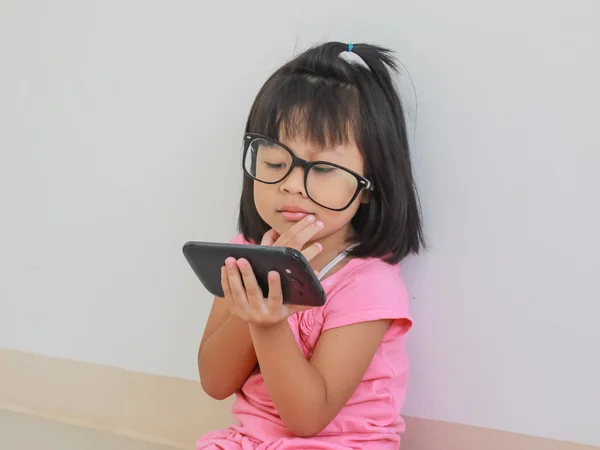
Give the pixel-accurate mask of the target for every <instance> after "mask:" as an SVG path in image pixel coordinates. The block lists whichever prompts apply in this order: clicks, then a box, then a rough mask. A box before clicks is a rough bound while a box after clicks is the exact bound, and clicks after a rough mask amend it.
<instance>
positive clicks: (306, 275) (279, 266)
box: [183, 241, 326, 306]
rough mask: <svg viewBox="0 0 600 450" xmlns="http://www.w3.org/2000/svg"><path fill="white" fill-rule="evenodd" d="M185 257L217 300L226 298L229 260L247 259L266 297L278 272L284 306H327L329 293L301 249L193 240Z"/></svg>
mask: <svg viewBox="0 0 600 450" xmlns="http://www.w3.org/2000/svg"><path fill="white" fill-rule="evenodd" d="M183 255H184V256H185V258H186V259H187V261H188V263H189V265H190V266H191V267H192V270H193V271H194V273H195V274H196V276H197V277H198V278H199V279H200V281H201V282H202V284H203V285H204V287H205V288H206V290H207V291H208V292H210V293H211V294H212V295H214V296H215V297H223V296H224V293H223V288H222V287H221V267H222V266H223V265H225V260H226V259H227V258H229V257H233V258H236V259H240V258H244V259H246V260H247V261H248V262H249V263H250V265H251V266H252V269H253V270H254V275H255V277H256V280H257V282H258V285H259V286H260V288H261V290H262V292H263V295H264V296H265V298H266V297H267V295H268V293H269V282H268V274H269V272H270V271H273V270H275V271H277V272H278V273H279V277H280V279H281V290H282V293H283V303H284V304H292V305H303V306H323V305H324V304H325V299H326V295H325V290H324V289H323V286H321V283H320V282H319V279H318V278H317V276H316V275H315V272H314V270H313V269H312V267H310V264H309V263H308V261H307V260H306V258H305V257H304V255H302V253H300V252H299V251H298V250H295V249H293V248H288V247H267V246H263V245H248V244H222V243H215V242H195V241H190V242H187V243H186V244H184V246H183Z"/></svg>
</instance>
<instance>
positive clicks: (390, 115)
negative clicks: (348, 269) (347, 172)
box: [238, 42, 424, 263]
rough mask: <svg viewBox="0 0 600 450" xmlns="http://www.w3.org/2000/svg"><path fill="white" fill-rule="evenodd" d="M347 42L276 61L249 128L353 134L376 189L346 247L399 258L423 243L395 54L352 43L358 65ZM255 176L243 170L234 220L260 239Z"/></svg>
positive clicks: (314, 136)
mask: <svg viewBox="0 0 600 450" xmlns="http://www.w3.org/2000/svg"><path fill="white" fill-rule="evenodd" d="M348 49H349V47H348V44H344V43H341V42H327V43H324V44H321V45H318V46H315V47H312V48H309V49H308V50H306V51H304V52H303V53H301V54H300V55H298V56H297V57H296V58H294V59H292V60H291V61H289V62H288V63H287V64H285V65H284V66H283V67H281V68H280V69H278V70H277V71H276V72H275V73H274V74H273V75H271V77H269V79H268V80H267V81H266V82H265V84H264V85H263V87H262V88H261V90H260V91H259V93H258V95H257V96H256V98H255V100H254V103H253V105H252V108H251V110H250V114H249V117H248V121H247V124H246V132H252V133H259V134H262V135H265V136H269V137H271V138H273V139H277V140H279V139H280V137H281V136H283V137H286V136H287V137H294V136H296V135H297V134H298V133H303V136H304V137H305V138H306V139H307V140H308V141H310V142H313V143H315V144H316V145H320V146H326V145H335V144H341V143H345V142H346V141H347V140H348V138H349V137H350V136H352V137H354V140H355V142H356V144H357V146H358V148H359V149H360V151H361V153H362V155H363V159H364V162H365V173H364V175H365V177H366V178H367V179H368V180H370V181H371V182H372V183H373V185H374V187H375V190H374V191H373V192H371V193H370V196H369V202H368V203H365V204H361V205H360V207H359V209H358V211H357V212H356V214H355V216H354V217H353V219H352V227H353V229H354V231H355V232H356V237H357V242H358V245H357V246H356V247H355V248H354V249H353V250H352V251H351V255H352V256H354V257H358V258H365V257H377V258H382V259H383V260H385V261H386V262H388V263H397V262H399V261H400V260H402V259H404V258H405V257H406V256H408V255H409V254H411V253H418V251H419V250H420V248H421V247H422V246H423V243H424V238H423V231H422V226H421V214H420V207H419V200H418V196H417V191H416V187H415V182H414V178H413V174H412V167H411V161H410V152H409V145H408V138H407V133H406V123H405V119H404V108H403V106H402V102H401V100H400V96H399V94H398V92H397V90H396V88H395V85H394V82H393V80H392V75H393V74H395V73H397V72H398V69H397V62H396V60H395V58H394V57H393V56H392V52H391V51H390V50H388V49H385V48H382V47H378V46H375V45H369V44H354V45H353V48H352V52H353V53H355V54H356V55H357V56H358V57H360V59H361V60H362V62H364V65H363V64H362V63H361V62H360V61H357V62H354V61H350V60H349V58H343V57H341V55H342V54H343V53H344V52H346V51H347V50H348ZM253 183H254V181H253V180H252V179H251V178H250V177H247V176H246V177H244V181H243V187H242V196H241V201H240V212H239V219H238V228H239V231H240V232H241V233H242V234H243V235H244V237H245V238H246V239H247V240H249V241H251V242H256V243H260V241H261V239H262V236H263V235H264V234H265V233H266V232H267V231H268V230H269V228H270V227H269V225H267V223H266V222H265V221H264V220H262V218H261V217H260V215H259V214H258V211H257V210H256V205H255V203H254V190H253Z"/></svg>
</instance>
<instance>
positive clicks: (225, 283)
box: [221, 266, 231, 298]
mask: <svg viewBox="0 0 600 450" xmlns="http://www.w3.org/2000/svg"><path fill="white" fill-rule="evenodd" d="M221 287H222V288H223V298H231V289H230V288H229V277H228V276H227V267H225V266H222V267H221Z"/></svg>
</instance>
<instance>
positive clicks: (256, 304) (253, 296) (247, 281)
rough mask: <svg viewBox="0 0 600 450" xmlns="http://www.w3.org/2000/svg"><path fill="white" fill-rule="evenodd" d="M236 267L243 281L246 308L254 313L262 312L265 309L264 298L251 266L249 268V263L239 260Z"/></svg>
mask: <svg viewBox="0 0 600 450" xmlns="http://www.w3.org/2000/svg"><path fill="white" fill-rule="evenodd" d="M237 266H238V268H239V269H240V272H241V274H242V279H243V280H244V286H245V287H246V298H247V299H248V306H250V308H251V309H253V310H254V311H256V312H263V310H264V309H265V297H264V295H263V292H262V290H261V289H260V286H259V285H258V282H257V281H256V276H255V275H254V270H252V266H250V263H249V262H248V261H247V260H245V259H239V260H238V261H237Z"/></svg>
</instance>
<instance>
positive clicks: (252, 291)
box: [221, 258, 309, 327]
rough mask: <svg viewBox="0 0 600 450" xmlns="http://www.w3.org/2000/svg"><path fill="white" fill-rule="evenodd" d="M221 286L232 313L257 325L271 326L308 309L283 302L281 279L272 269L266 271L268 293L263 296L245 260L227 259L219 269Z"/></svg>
mask: <svg viewBox="0 0 600 450" xmlns="http://www.w3.org/2000/svg"><path fill="white" fill-rule="evenodd" d="M221 285H222V286H223V292H224V293H225V299H226V301H227V302H228V305H227V306H228V307H229V310H230V311H231V313H232V314H235V315H236V316H238V317H240V318H241V319H244V320H245V321H247V322H249V323H251V324H254V325H257V326H261V327H270V326H272V325H276V324H278V323H279V322H282V321H284V320H286V319H287V318H288V317H289V316H291V315H293V314H295V313H296V312H298V311H303V310H306V309H309V307H306V306H300V305H284V304H283V294H282V292H281V280H280V278H279V273H277V272H275V271H272V272H269V293H268V297H267V298H266V299H265V298H264V296H263V292H262V291H261V289H260V287H259V286H258V283H257V282H256V277H255V276H254V271H253V270H252V267H251V266H250V263H249V262H248V261H247V260H245V259H239V260H236V259H235V258H227V260H226V261H225V266H224V267H222V268H221Z"/></svg>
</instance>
